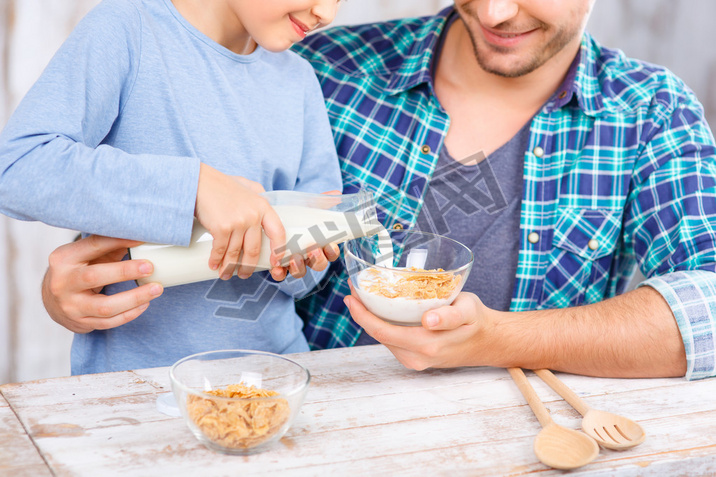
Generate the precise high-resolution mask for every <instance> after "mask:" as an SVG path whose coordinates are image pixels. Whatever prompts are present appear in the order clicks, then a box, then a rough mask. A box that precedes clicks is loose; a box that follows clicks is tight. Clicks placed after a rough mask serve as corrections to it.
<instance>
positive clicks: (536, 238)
mask: <svg viewBox="0 0 716 477" xmlns="http://www.w3.org/2000/svg"><path fill="white" fill-rule="evenodd" d="M527 240H528V241H529V242H530V243H537V242H539V234H538V233H537V232H532V233H531V234H529V235H528V236H527Z"/></svg>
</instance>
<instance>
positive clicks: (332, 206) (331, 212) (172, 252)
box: [129, 191, 392, 287]
mask: <svg viewBox="0 0 716 477" xmlns="http://www.w3.org/2000/svg"><path fill="white" fill-rule="evenodd" d="M262 195H263V196H264V197H265V198H266V199H267V200H268V201H269V203H270V204H271V205H272V207H273V208H274V210H275V211H276V213H277V214H278V216H279V217H280V218H281V222H282V223H283V226H284V228H285V230H286V240H287V242H286V245H285V247H283V251H284V258H283V265H284V266H286V265H287V264H288V261H289V259H290V256H291V255H294V254H299V255H301V256H303V257H305V256H306V254H307V252H308V251H310V250H312V249H314V248H316V247H324V246H325V245H328V244H330V243H343V242H345V241H347V240H350V239H353V238H357V237H364V236H368V235H374V234H379V237H386V238H387V242H386V241H385V240H382V239H381V240H379V243H380V245H379V247H380V248H381V255H383V256H384V257H385V260H386V261H387V262H391V261H392V245H391V241H390V236H389V235H388V234H387V232H386V231H385V228H383V226H382V225H381V224H380V222H378V217H377V214H376V206H375V201H374V199H373V197H372V195H371V194H370V193H368V192H365V191H361V192H358V193H356V194H344V195H324V194H308V193H303V192H296V191H272V192H265V193H264V194H262ZM212 241H213V237H212V236H211V234H210V233H209V232H208V231H207V230H206V229H205V228H204V227H203V226H202V225H201V224H200V223H199V222H198V221H196V220H195V221H194V227H193V230H192V235H191V240H190V243H189V246H188V247H179V246H174V245H161V244H150V243H145V244H142V245H139V246H137V247H132V248H130V249H129V255H130V258H132V259H146V260H149V261H150V262H152V264H153V265H154V273H153V274H152V275H151V276H149V277H147V278H144V279H141V280H138V283H139V284H140V285H142V284H144V283H150V282H156V283H160V284H161V285H162V286H164V287H171V286H175V285H182V284H185V283H192V282H199V281H203V280H213V279H217V278H219V270H212V269H210V268H209V264H208V262H209V255H210V253H211V246H212ZM270 247H271V245H270V243H269V240H268V238H267V237H266V235H265V234H264V235H263V237H262V241H261V253H260V255H259V261H258V264H257V266H256V268H255V270H256V271H261V270H269V269H270V268H271V265H270V263H269V257H270V255H271V249H270ZM239 261H240V260H239Z"/></svg>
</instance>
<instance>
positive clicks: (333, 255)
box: [271, 190, 341, 282]
mask: <svg viewBox="0 0 716 477" xmlns="http://www.w3.org/2000/svg"><path fill="white" fill-rule="evenodd" d="M323 193H324V194H326V195H337V194H340V193H341V191H338V190H331V191H328V192H323ZM340 256H341V251H340V249H339V248H338V245H336V244H334V243H331V244H328V245H326V246H325V247H323V249H320V248H316V249H315V250H311V251H309V252H308V256H307V257H306V259H305V260H304V259H303V257H301V256H300V255H293V256H291V260H290V262H289V264H288V267H276V268H273V269H272V270H271V276H272V277H273V279H274V280H276V281H278V282H280V281H281V280H283V279H285V278H286V275H288V274H289V273H290V274H291V275H293V277H294V278H303V276H304V275H306V265H308V266H309V267H310V268H312V269H313V270H315V271H317V272H321V271H323V270H325V269H326V267H327V266H328V262H335V261H336V260H338V258H340Z"/></svg>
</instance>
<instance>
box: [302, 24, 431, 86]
mask: <svg viewBox="0 0 716 477" xmlns="http://www.w3.org/2000/svg"><path fill="white" fill-rule="evenodd" d="M442 22H444V19H443V18H441V17H440V16H427V17H416V18H403V19H399V20H392V21H386V22H379V23H368V24H363V25H353V26H339V27H333V28H330V29H327V30H325V31H322V32H318V33H315V34H313V35H311V36H309V37H308V38H306V40H304V41H303V42H301V43H300V44H297V45H294V47H293V49H294V51H296V52H297V53H298V54H299V55H301V56H303V57H304V58H306V59H307V60H308V61H310V62H311V63H312V64H313V66H314V67H316V68H318V67H319V66H320V67H327V68H331V69H335V70H338V71H340V72H342V73H344V74H348V75H352V76H362V75H383V74H390V73H391V72H394V71H396V70H398V69H399V68H400V67H401V66H402V65H403V63H404V62H405V60H406V58H408V57H410V56H412V55H416V54H422V53H423V51H422V50H420V46H419V45H421V44H423V42H424V41H425V40H429V36H430V35H438V34H439V33H438V32H439V28H438V26H439V25H441V24H442ZM429 43H430V42H428V43H425V44H429ZM418 50H420V51H418Z"/></svg>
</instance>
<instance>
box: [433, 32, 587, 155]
mask: <svg viewBox="0 0 716 477" xmlns="http://www.w3.org/2000/svg"><path fill="white" fill-rule="evenodd" d="M446 35H447V36H446V37H445V41H444V42H443V47H442V51H441V53H440V56H439V60H438V64H437V68H436V70H435V90H436V94H437V97H438V100H439V101H440V104H441V105H442V106H443V107H444V108H445V110H446V111H447V113H448V115H449V116H450V129H449V131H448V135H447V137H446V140H445V145H446V147H447V148H448V150H449V151H450V153H451V155H452V156H453V157H455V158H456V159H460V158H464V157H467V156H470V155H473V154H475V153H477V152H479V151H482V152H483V153H484V154H485V155H486V156H487V155H489V154H490V153H492V152H493V151H495V150H496V149H497V148H499V147H500V146H502V145H503V144H505V143H506V142H507V141H509V140H510V139H511V138H512V137H513V136H514V135H515V134H516V133H517V132H518V131H519V130H520V129H521V128H522V126H524V125H525V123H526V122H527V121H529V120H530V119H531V118H532V117H533V116H534V115H535V113H536V112H537V111H539V109H540V108H541V107H542V105H543V104H544V103H545V102H546V101H547V100H548V99H549V98H550V97H551V96H552V94H554V92H555V91H556V90H557V88H558V87H559V86H560V84H561V83H562V81H563V80H564V78H565V76H566V75H567V72H568V71H569V67H570V66H571V64H572V61H573V60H574V58H575V56H576V55H577V53H578V51H579V44H580V43H579V41H575V42H574V44H570V45H568V46H567V47H565V48H563V50H562V51H560V52H559V53H558V54H556V55H555V56H553V57H552V58H550V59H549V60H548V61H547V62H545V63H544V64H543V65H541V66H540V67H538V68H537V69H535V70H534V71H532V72H530V73H528V74H525V75H523V76H519V77H514V78H513V77H504V76H499V75H496V74H494V73H490V72H488V71H485V70H484V69H483V68H482V67H481V66H480V64H479V63H478V61H477V59H476V58H475V52H474V49H473V45H472V41H471V40H470V35H469V34H468V32H467V30H466V28H465V25H464V23H463V22H462V20H461V19H457V20H456V21H455V22H454V23H453V24H452V26H451V27H450V30H449V31H448V32H447V33H446ZM577 40H580V39H579V38H578V39H577Z"/></svg>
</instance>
